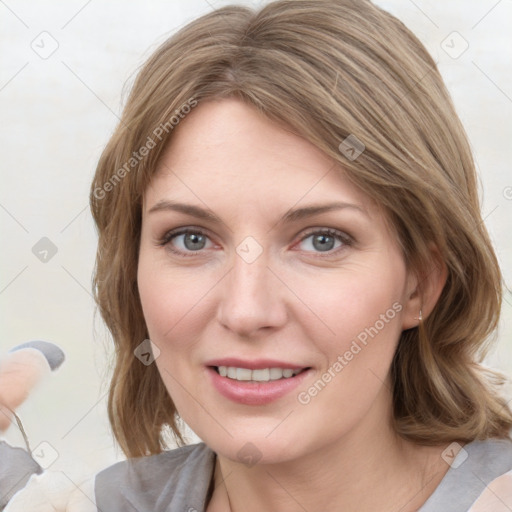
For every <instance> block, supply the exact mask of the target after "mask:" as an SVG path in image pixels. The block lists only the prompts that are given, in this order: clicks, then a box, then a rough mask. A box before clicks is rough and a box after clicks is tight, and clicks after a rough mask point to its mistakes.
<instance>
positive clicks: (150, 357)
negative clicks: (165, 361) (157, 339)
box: [133, 340, 160, 366]
mask: <svg viewBox="0 0 512 512" xmlns="http://www.w3.org/2000/svg"><path fill="white" fill-rule="evenodd" d="M133 353H134V354H135V357H136V358H137V359H138V360H139V361H140V362H141V363H142V364H144V365H145V366H149V365H150V364H152V363H153V362H154V361H155V359H158V357H159V356H160V349H159V348H158V347H157V346H156V345H155V344H154V343H153V342H152V341H151V340H144V341H143V342H142V343H140V344H139V345H137V348H136V349H135V350H134V351H133Z"/></svg>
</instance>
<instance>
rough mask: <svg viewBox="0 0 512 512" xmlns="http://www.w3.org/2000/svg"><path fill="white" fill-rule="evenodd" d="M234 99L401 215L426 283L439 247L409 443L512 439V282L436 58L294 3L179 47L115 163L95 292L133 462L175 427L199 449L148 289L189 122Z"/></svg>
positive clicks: (151, 66)
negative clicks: (509, 386)
mask: <svg viewBox="0 0 512 512" xmlns="http://www.w3.org/2000/svg"><path fill="white" fill-rule="evenodd" d="M227 97H234V98H238V99H240V100H242V101H245V102H247V103H248V104H251V105H253V106H255V107H257V109H258V110H259V111H261V112H262V113H263V114H264V115H266V116H267V117H268V118H269V119H271V120H274V121H278V122H281V123H284V124H285V125H286V126H288V127H290V129H292V130H293V131H294V132H295V133H297V134H299V135H300V136H302V137H304V138H305V139H307V140H308V141H310V142H312V143H313V144H315V145H316V147H318V148H319V149H320V150H321V151H323V152H324V153H325V154H326V155H328V156H330V157H332V158H333V160H334V161H335V162H338V163H339V164H340V166H341V167H342V168H343V171H344V173H345V175H346V176H348V177H349V178H350V179H351V180H352V181H353V182H354V183H355V184H356V185H358V186H359V187H360V188H361V189H362V190H363V191H365V192H366V193H367V194H368V195H369V196H371V197H372V198H373V199H375V201H377V203H378V204H380V205H381V206H382V207H383V208H384V209H385V211H386V212H387V213H388V216H389V219H390V220H391V222H392V224H393V226H394V228H395V230H396V233H397V236H398V238H399V240H400V243H401V246H402V248H403V253H404V258H405V261H406V263H407V265H408V267H409V268H410V269H412V270H414V271H415V272H417V273H418V275H420V276H421V275H423V272H424V269H425V268H428V266H429V265H430V264H431V250H430V248H431V247H432V244H433V245H435V246H436V247H437V249H438V251H439V254H440V256H441V258H442V260H443V262H444V264H445V265H446V267H447V272H448V277H447V281H446V284H445V286H444V288H443V291H442V294H441V296H440V298H439V300H438V302H437V304H436V306H435V308H434V310H433V311H432V312H431V314H430V315H429V316H428V318H427V319H426V320H424V321H423V322H422V323H421V325H420V327H419V328H413V329H408V330H406V331H404V332H403V333H402V336H401V338H400V340H399V344H398V349H397V351H396V354H395V357H394V360H393V364H392V368H391V372H392V379H393V381H392V382H393V386H394V388H393V407H394V423H395V429H396V432H397V433H398V434H399V435H400V436H402V437H403V438H405V439H408V440H410V441H413V442H417V443H420V444H440V443H443V442H451V441H454V440H462V441H467V442H470V441H472V440H475V439H486V438H490V437H507V436H508V434H509V431H510V429H511V427H512V413H511V412H510V410H509V409H508V407H507V405H506V402H505V400H504V399H503V398H501V397H500V395H499V394H498V392H497V389H498V388H497V385H498V384H501V383H502V382H503V378H502V377H498V374H497V373H495V372H492V371H490V370H484V368H483V367H482V366H481V365H480V364H479V363H480V362H481V361H482V360H483V357H484V356H485V355H486V353H487V350H488V348H489V342H490V334H491V333H493V331H494V330H495V328H496V326H497V322H498V318H499V313H500V308H501V294H502V289H501V274H500V270H499V267H498V263H497V259H496V256H495V253H494V251H493V248H492V246H491V243H490V240H489V237H488V234H487V232H486V229H485V226H484V223H483V221H482V218H481V215H480V206H479V199H478V190H477V180H476V172H475V165H474V162H473V158H472V154H471V150H470V147H469V144H468V142H467V137H466V134H465V132H464V129H463V127H462V125H461V123H460V121H459V119H458V117H457V115H456V113H455V109H454V106H453V104H452V101H451V99H450V95H449V93H448V92H447V90H446V88H445V85H444V83H443V81H442V78H441V76H440V74H439V72H438V70H437V68H436V65H435V63H434V61H433V59H432V58H431V56H430V55H429V54H428V52H427V51H426V49H425V48H424V46H423V45H422V44H421V43H420V42H419V41H418V39H417V38H416V37H415V36H414V35H413V34H412V33H411V32H410V31H409V30H408V29H407V28H406V27H405V26H404V25H403V24H402V23H401V22H400V21H399V20H398V19H396V18H395V17H393V16H391V15H390V14H388V13H387V12H385V11H384V10H382V9H380V8H378V7H376V6H375V5H373V4H372V3H371V2H369V1H366V0H337V1H335V0H280V1H276V2H273V3H270V4H268V5H267V6H265V7H264V8H263V9H261V10H260V11H258V12H254V11H252V10H250V9H248V8H245V7H240V6H228V7H224V8H221V9H218V10H216V11H214V12H212V13H210V14H207V15H205V16H202V17H200V18H199V19H197V20H195V21H193V22H192V23H190V24H188V25H187V26H185V27H184V28H182V29H181V30H180V31H179V32H177V33H176V34H175V35H173V36H172V37H170V38H169V39H167V40H166V41H165V42H164V43H163V44H162V45H161V46H160V47H159V48H158V49H157V50H156V51H155V52H154V54H153V55H152V56H151V57H150V58H149V60H148V61H147V62H146V63H145V65H144V66H143V67H142V69H141V71H140V72H139V74H138V76H137V78H136V81H135V83H134V85H133V88H132V90H131V93H130V96H129V98H128V101H127V104H126V106H125V108H124V111H123V114H122V118H121V122H120V123H119V125H118V126H117V128H116V130H115V132H114V134H113V135H112V137H111V139H110V140H109V142H108V144H107V146H106V147H105V149H104V151H103V153H102V155H101V158H100V160H99V163H98V166H97V169H96V175H95V177H94V180H93V183H92V187H91V194H90V203H91V209H92V214H93V216H94V220H95V222H96V224H97V228H98V232H99V242H98V252H97V259H96V268H95V274H94V292H95V298H96V300H97V303H98V306H99V310H100V312H101V315H102V317H103V319H104V320H105V322H106V324H107V326H108V328H109V330H110V332H111V334H112V337H113V340H114V344H115V358H116V361H115V368H114V372H113V376H112V381H111V386H110V394H109V403H108V411H109V419H110V422H111V425H112V428H113V432H114V435H115V437H116V439H117V441H118V442H119V443H120V446H121V448H122V449H123V451H124V452H125V453H126V455H127V456H130V457H131V456H139V455H146V454H153V453H158V452H160V451H161V450H162V449H163V448H164V447H165V446H166V444H165V438H164V435H163V432H164V430H165V429H164V427H166V426H170V428H171V429H172V431H173V432H174V433H175V434H176V436H177V439H178V442H180V443H181V442H183V439H182V437H181V434H180V429H179V428H178V423H177V418H178V416H177V413H176V408H175V406H174V404H173V402H172V400H171V398H170V396H169V395H168V393H167V391H166V389H165V386H164V384H163V382H162V380H161V378H160V375H159V373H158V370H157V367H156V365H154V364H152V365H149V366H145V365H143V364H141V362H140V361H139V360H138V359H137V358H136V357H135V356H134V350H135V349H136V347H137V346H138V345H139V344H140V343H141V342H142V341H143V340H144V339H147V338H148V332H147V328H146V325H145V321H144V317H143V314H142V308H141V303H140V298H139V294H138V289H137V261H138V250H139V243H140V232H141V220H142V209H141V208H142V199H143V195H144V192H145V190H146V187H147V185H148V183H149V182H150V180H151V178H152V175H153V173H154V172H155V169H156V167H157V162H158V159H159V157H160V155H161V154H162V152H163V150H164V148H165V146H166V144H167V143H168V141H169V140H170V138H171V137H172V134H173V131H174V130H175V129H179V122H180V120H181V119H182V118H184V117H186V113H187V112H188V111H190V109H191V108H193V106H194V104H197V103H196V102H199V103H200V102H201V101H206V100H210V99H220V98H227ZM187 105H188V106H187ZM348 136H352V137H356V139H353V138H352V140H358V141H360V142H362V143H363V144H364V146H365V147H364V151H363V152H362V153H361V154H360V155H359V156H358V157H357V158H354V159H352V158H350V157H349V156H350V155H347V154H346V153H345V154H344V152H343V151H341V150H340V143H342V142H343V141H344V140H345V139H346V138H347V137H348ZM143 147H146V151H143V150H142V148H143Z"/></svg>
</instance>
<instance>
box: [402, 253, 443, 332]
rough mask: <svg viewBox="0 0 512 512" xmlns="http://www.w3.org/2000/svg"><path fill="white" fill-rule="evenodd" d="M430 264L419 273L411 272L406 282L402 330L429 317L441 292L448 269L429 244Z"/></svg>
mask: <svg viewBox="0 0 512 512" xmlns="http://www.w3.org/2000/svg"><path fill="white" fill-rule="evenodd" d="M429 248H430V254H431V257H430V262H429V265H428V266H427V267H426V268H423V269H421V270H420V272H413V271H411V272H410V274H409V277H408V281H407V296H406V297H407V299H406V301H405V307H404V313H403V316H402V330H405V329H411V328H412V327H416V326H417V325H418V324H419V322H420V320H419V316H420V311H421V316H422V319H423V320H425V318H427V317H428V315H430V313H431V312H432V310H433V309H434V307H435V305H436V304H437V301H438V300H439V297H440V296H441V292H442V291H443V288H444V285H445V283H446V279H447V277H448V269H447V267H446V263H445V262H444V260H443V258H442V257H441V254H440V252H439V250H438V248H437V247H436V246H435V245H433V244H431V245H430V246H429Z"/></svg>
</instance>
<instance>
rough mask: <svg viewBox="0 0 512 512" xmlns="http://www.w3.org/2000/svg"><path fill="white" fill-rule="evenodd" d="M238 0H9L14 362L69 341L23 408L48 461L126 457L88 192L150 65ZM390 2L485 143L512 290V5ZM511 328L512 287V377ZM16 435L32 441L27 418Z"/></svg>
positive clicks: (489, 188)
mask: <svg viewBox="0 0 512 512" xmlns="http://www.w3.org/2000/svg"><path fill="white" fill-rule="evenodd" d="M228 3H230V2H225V1H213V0H210V1H206V0H186V1H185V0H184V1H177V0H172V1H164V0H156V1H152V2H142V1H141V0H137V1H134V2H121V1H119V0H108V1H103V2H100V1H98V0H90V1H84V0H73V1H68V2H58V1H57V0H50V1H46V2H29V1H28V0H5V1H4V0H0V45H1V47H0V112H1V124H0V133H1V141H2V151H1V154H0V155H1V160H0V162H1V164H0V165H1V172H2V180H1V183H2V186H1V189H0V190H1V192H0V226H1V237H2V266H1V274H0V307H1V311H2V324H1V326H2V335H1V339H0V357H1V356H2V355H3V354H5V352H6V351H7V350H8V349H9V348H11V347H13V346H14V345H17V344H19V343H22V342H25V341H28V340H33V339H44V340H49V341H53V342H55V343H57V344H58V345H60V346H61V347H62V348H63V349H64V350H65V351H66V354H67V361H66V363H65V364H64V366H63V367H62V368H61V370H59V372H58V373H56V374H55V375H52V378H50V379H48V380H47V381H45V383H44V384H43V385H41V386H40V387H39V388H38V389H37V390H36V392H34V394H33V395H32V396H31V398H30V399H29V400H28V401H27V402H26V403H25V404H24V405H23V406H22V407H21V408H20V410H19V414H20V416H21V418H22V421H23V423H24V426H25V429H26V431H27V434H28V436H29V439H30V441H31V444H32V447H36V446H38V445H39V444H40V443H48V444H43V445H42V446H43V448H44V450H43V452H44V455H41V457H43V459H44V460H42V461H43V462H45V461H46V463H47V464H49V463H50V462H52V461H53V458H54V456H57V455H58V458H57V459H56V461H55V462H54V463H53V464H52V465H51V468H52V469H59V468H66V467H69V466H70V465H72V464H73V463H75V464H79V465H80V466H81V467H83V468H87V470H88V471H89V470H90V471H96V470H99V469H101V468H102V467H104V466H106V465H108V464H110V463H112V462H114V461H115V460H117V459H119V458H121V457H122V454H121V453H120V452H119V451H118V450H116V449H115V448H114V444H113V442H112V438H111V435H110V432H109V429H108V423H107V418H106V401H105V397H106V391H107V384H108V380H107V375H108V366H107V359H108V357H107V356H108V354H109V350H110V349H109V344H108V336H107V332H106V329H105V328H104V327H103V325H102V323H101V320H100V318H99V315H98V316H97V317H96V318H95V317H94V304H93V300H92V297H91V294H90V288H91V285H90V281H91V273H92V269H93V264H94V256H95V247H96V234H95V231H94V227H93V223H92V219H91V216H90V213H89V210H88V193H89V185H90V181H91V178H92V175H93V172H94V169H95V165H96V162H97V159H98V157H99V155H100V153H101V150H102V148H103V146H104V145H105V144H106V142H107V140H108V138H109V136H110V134H111V133H112V131H113V129H114V127H115V125H116V123H117V121H118V116H119V114H120V112H121V108H122V104H123V103H122V102H123V99H124V98H125V96H126V91H127V87H128V86H129V84H131V83H132V80H133V77H134V73H135V72H136V71H137V69H138V68H139V66H140V65H141V64H142V63H143V62H144V60H145V59H146V58H147V57H148V56H149V55H150V54H151V52H152V51H153V50H154V49H155V48H156V47H157V46H158V44H160V43H161V42H162V41H163V40H164V39H165V38H166V37H168V36H169V35H170V34H171V33H173V32H174V31H175V30H176V29H177V28H179V27H181V26H183V25H184V24H186V23H187V22H188V21H190V20H192V19H193V18H195V17H197V16H199V15H201V14H203V13H207V12H209V11H210V10H211V9H212V8H213V7H219V6H222V5H226V4H228ZM239 3H244V4H246V5H261V4H263V2H250V1H247V2H239ZM377 3H378V4H379V5H381V6H382V7H384V8H385V9H387V10H389V11H390V12H392V13H393V14H395V15H396V16H397V17H399V18H400V19H401V20H403V21H404V22H405V23H406V25H407V26H408V27H409V28H410V29H412V31H413V32H414V33H415V34H416V35H417V36H418V37H419V38H420V39H421V40H422V41H423V42H424V44H425V45H426V46H427V48H428V49H429V51H430V52H431V54H432V55H433V56H434V58H435V60H436V61H438V63H439V67H440V70H441V72H442V74H443V77H444V78H445V80H446V83H447V85H448V88H449V90H450V91H451V93H452V96H453V99H454V102H455V104H456V107H457V110H458V112H459V114H460V117H461V118H462V121H463V123H464V125H465V127H466V129H467V132H468V135H469V138H470V141H471V144H472V147H473V149H474V154H475V157H476V160H477V163H478V169H479V172H480V176H481V181H482V192H483V194H482V203H483V212H484V217H485V223H486V225H487V226H488V228H489V230H490V233H491V236H492V239H493V241H494V243H495V246H496V249H497V253H498V256H499V259H500V262H501V264H502V268H503V272H504V276H505V280H506V282H507V284H508V285H509V287H510V285H511V284H512V257H511V235H510V226H511V223H510V218H511V217H512V188H510V187H512V175H511V172H510V161H511V160H512V149H511V145H512V143H511V141H512V123H511V121H510V120H511V117H512V83H511V77H512V74H511V69H510V64H511V62H512V48H511V47H512V37H511V32H510V30H509V25H510V21H511V20H512V1H511V0H500V1H497V0H479V1H474V2H465V1H463V0H448V1H439V0H438V1H434V0H430V1H429V0H416V1H414V2H413V1H412V0H389V1H378V2H377ZM454 31H456V32H457V33H458V34H459V35H457V34H453V32H454ZM42 33H43V34H42ZM466 44H468V45H469V47H468V48H467V50H466V51H465V52H464V53H462V54H461V55H460V56H458V54H459V53H460V52H461V51H462V50H463V49H464V47H465V45H466ZM52 45H53V46H55V47H57V45H58V48H56V51H55V52H54V53H53V54H52V55H49V56H48V55H47V53H48V52H49V51H50V50H51V49H53V47H52ZM445 50H446V51H445ZM447 51H448V53H451V55H449V54H448V53H447ZM42 57H46V58H42ZM455 57H457V58H455ZM123 90H124V94H123V95H122V94H121V93H122V91H123ZM43 237H47V238H49V239H50V240H51V242H52V243H53V244H54V245H55V247H56V249H57V253H56V254H55V255H54V256H53V257H51V258H50V255H51V253H49V254H48V256H47V259H48V261H46V262H43V261H40V259H38V258H37V257H36V255H35V254H34V253H33V247H34V246H35V244H36V243H38V241H39V240H40V239H41V238H43ZM43 249H44V248H43ZM39 250H42V249H41V248H39ZM36 252H37V251H36ZM40 256H43V254H41V255H40ZM511 334H512V296H511V295H510V293H508V294H507V295H506V297H505V303H504V308H503V319H502V323H501V327H500V332H499V340H498V344H497V346H496V349H495V351H494V352H493V354H491V356H490V357H489V358H488V364H489V365H491V366H494V367H496V368H500V369H502V370H504V371H506V372H507V373H508V374H512V348H511V343H510V341H511ZM5 437H6V438H7V440H8V441H10V442H11V443H15V444H21V442H22V439H21V435H20V434H19V432H18V431H17V430H16V428H15V427H12V428H11V429H10V430H9V431H8V432H7V434H6V436H5ZM191 440H195V438H194V437H192V438H191ZM53 450H55V453H54V452H53ZM43 452H41V453H43Z"/></svg>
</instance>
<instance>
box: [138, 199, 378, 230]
mask: <svg viewBox="0 0 512 512" xmlns="http://www.w3.org/2000/svg"><path fill="white" fill-rule="evenodd" d="M346 208H350V209H354V210H357V211H359V212H361V213H362V214H364V215H365V216H366V217H369V215H368V212H367V211H366V210H365V209H364V208H363V207H362V206H359V205H357V204H352V203H344V202H336V203H327V204H313V205H310V206H305V207H303V208H296V209H294V210H288V212H287V213H286V214H285V215H283V217H282V218H281V219H280V220H279V221H278V224H284V223H287V222H288V223H291V222H298V221H299V220H302V219H304V218H307V217H312V216H313V215H319V214H321V213H326V212H330V211H334V210H342V209H346ZM159 211H176V212H181V213H185V214H187V215H191V216H192V217H197V218H198V219H203V220H208V221H212V222H218V223H223V221H222V220H221V219H220V217H218V216H217V215H215V213H213V212H212V211H211V210H209V209H207V208H202V207H200V206H195V205H192V204H185V203H177V202H174V201H169V200H167V199H163V200H161V201H159V202H158V203H156V204H155V205H154V206H152V207H151V208H150V209H149V210H148V213H154V212H159Z"/></svg>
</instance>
